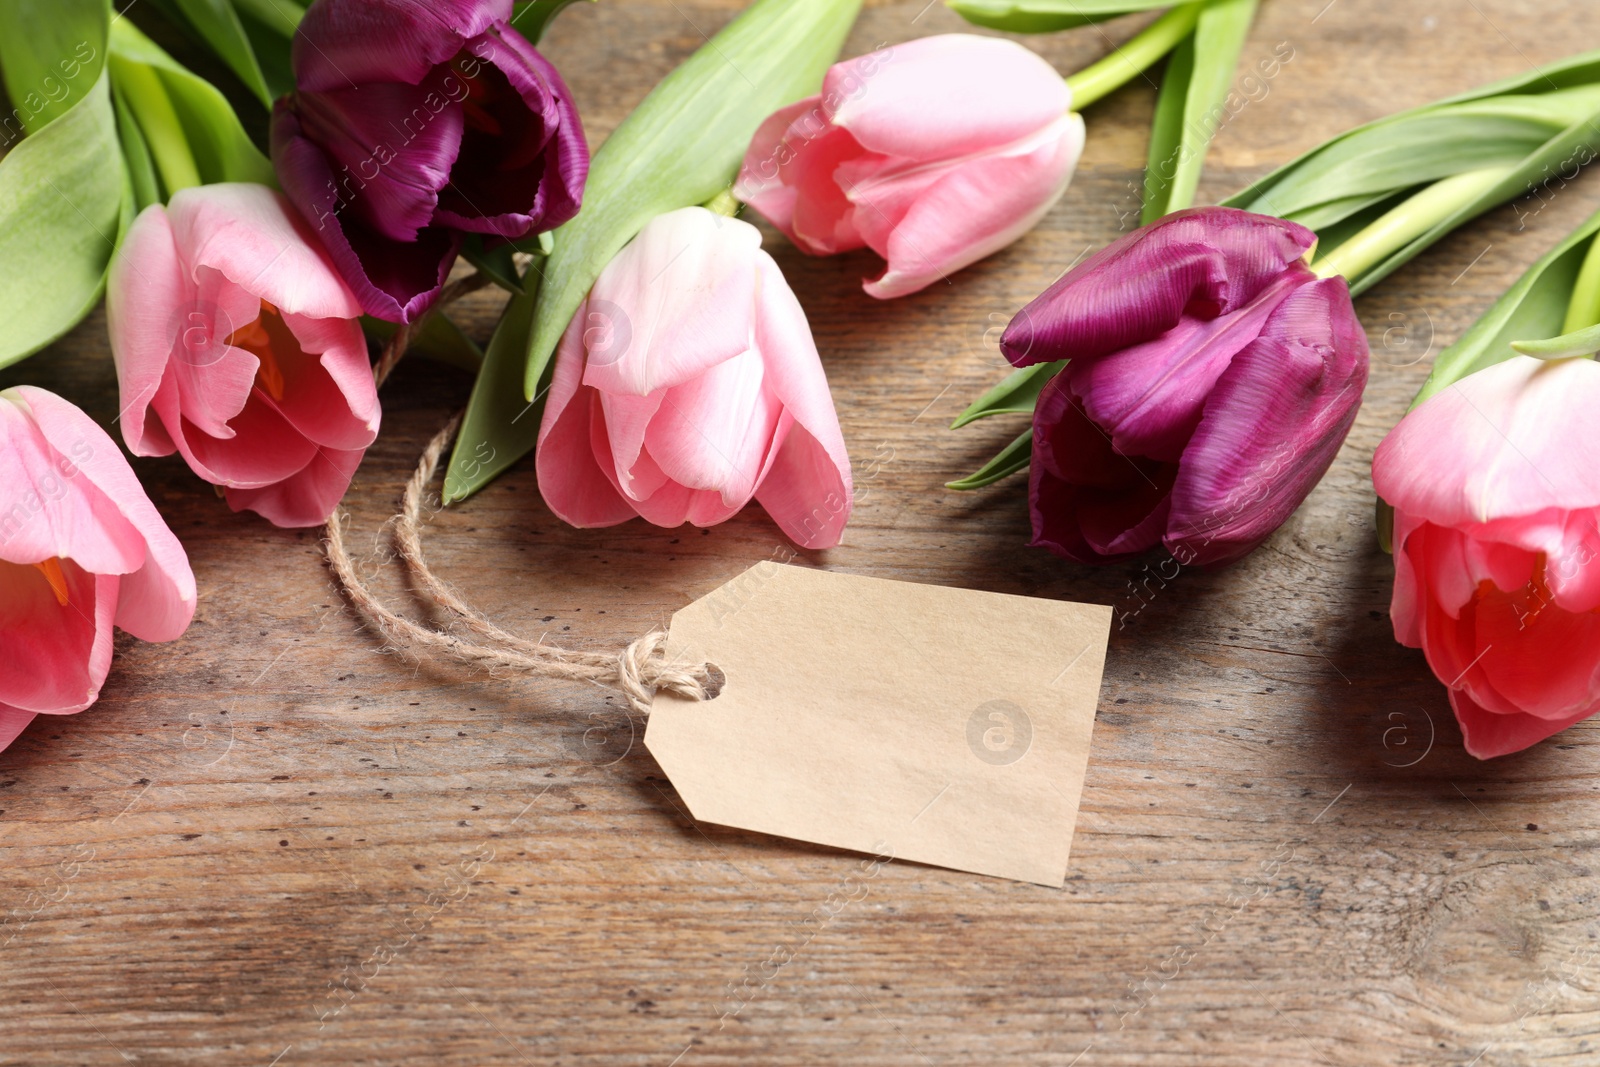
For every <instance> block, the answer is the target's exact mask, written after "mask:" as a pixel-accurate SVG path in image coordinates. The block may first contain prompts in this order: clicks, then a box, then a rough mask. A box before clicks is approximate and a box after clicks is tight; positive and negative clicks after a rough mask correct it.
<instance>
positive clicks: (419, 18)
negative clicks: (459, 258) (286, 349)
mask: <svg viewBox="0 0 1600 1067" xmlns="http://www.w3.org/2000/svg"><path fill="white" fill-rule="evenodd" d="M511 14H512V12H511V0H440V2H437V3H423V2H421V0H317V3H314V4H312V5H311V7H310V9H309V10H307V12H306V15H305V18H304V19H303V20H302V21H301V23H300V28H299V30H298V31H297V32H296V34H295V39H294V49H293V63H294V73H295V86H296V89H295V91H294V92H293V93H291V94H289V95H288V96H286V97H284V98H283V99H281V100H279V101H278V104H277V107H276V108H275V109H274V111H273V120H272V159H273V164H274V166H275V167H276V168H277V172H278V181H279V182H280V184H282V186H283V188H284V191H285V192H287V193H288V194H289V198H290V199H291V200H293V201H294V203H295V205H296V206H297V207H298V208H299V209H300V211H301V212H302V213H303V214H304V215H305V217H306V218H308V219H310V220H311V222H312V224H313V226H314V227H315V228H316V229H317V231H318V233H319V235H320V236H321V238H322V240H323V242H324V243H325V244H326V245H327V246H328V251H329V253H330V254H331V255H332V256H333V260H334V262H335V263H337V264H338V265H339V270H340V272H341V273H342V274H343V275H344V277H345V280H346V281H348V282H349V283H350V287H351V289H353V290H354V291H355V293H356V296H357V297H358V298H359V299H360V301H361V306H362V307H363V308H365V309H366V311H367V313H368V314H370V315H374V316H376V317H378V318H381V319H388V320H390V321H392V322H414V321H416V320H417V319H418V318H419V317H420V316H421V315H422V314H423V313H424V312H426V311H427V309H428V308H429V306H431V305H432V304H433V302H434V300H435V299H436V298H437V297H438V295H439V290H440V289H441V288H442V287H443V285H444V281H445V276H446V275H447V274H448V273H449V270H450V265H451V263H452V262H453V261H454V259H455V256H456V253H457V251H458V250H459V249H460V246H461V241H462V237H463V235H465V234H484V235H488V236H490V237H493V238H506V239H511V240H515V239H517V238H520V237H525V236H527V235H529V234H533V233H538V232H540V231H543V230H550V229H554V228H555V227H557V226H559V225H561V224H562V223H563V222H566V221H567V220H568V219H570V218H572V216H574V215H576V214H577V213H578V205H579V201H580V199H581V197H582V192H583V184H584V179H585V177H586V176H587V174H588V172H589V149H588V146H587V144H586V143H585V141H584V137H583V127H582V125H581V124H580V123H579V121H578V112H577V109H576V108H575V107H574V105H573V103H572V94H571V93H570V92H569V91H568V90H567V86H566V83H565V82H563V81H562V80H561V75H559V74H558V73H556V70H555V68H554V67H552V66H551V65H550V64H549V62H547V61H546V60H545V58H544V57H543V56H541V55H540V54H539V52H538V51H537V50H536V49H535V48H534V47H533V45H531V44H529V43H528V41H527V40H526V39H525V38H524V37H523V36H522V35H521V34H519V33H518V32H517V31H516V30H514V29H513V28H512V27H511V25H510V22H509V21H508V20H509V19H510V18H511Z"/></svg>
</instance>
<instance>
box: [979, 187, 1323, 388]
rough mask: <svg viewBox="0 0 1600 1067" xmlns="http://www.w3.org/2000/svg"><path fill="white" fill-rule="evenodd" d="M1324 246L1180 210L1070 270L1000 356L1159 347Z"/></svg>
mask: <svg viewBox="0 0 1600 1067" xmlns="http://www.w3.org/2000/svg"><path fill="white" fill-rule="evenodd" d="M1315 240H1316V235H1315V234H1314V233H1312V232H1311V231H1310V230H1308V229H1306V228H1305V227H1304V226H1300V225H1297V224H1295V223H1292V222H1286V221H1284V220H1282V219H1277V218H1272V217H1270V216H1266V215H1256V214H1253V213H1251V212H1247V211H1239V210H1236V209H1233V208H1217V207H1206V208H1190V209H1188V210H1185V211H1176V212H1173V213H1172V214H1170V215H1168V216H1166V217H1165V218H1162V219H1160V220H1158V221H1156V222H1153V223H1151V224H1150V225H1148V226H1142V227H1140V228H1139V229H1137V230H1135V231H1134V232H1133V233H1131V234H1128V235H1127V236H1126V237H1122V238H1120V239H1119V240H1116V241H1113V242H1112V243H1111V244H1109V245H1107V246H1106V247H1105V248H1103V249H1101V250H1100V251H1099V252H1096V253H1095V254H1094V255H1092V256H1090V257H1089V258H1088V259H1087V260H1085V261H1084V262H1083V263H1081V264H1079V265H1078V266H1077V267H1075V268H1073V269H1072V270H1070V271H1068V272H1067V273H1066V274H1065V275H1064V276H1063V277H1062V278H1060V279H1059V280H1058V281H1056V282H1055V284H1053V285H1051V286H1050V288H1048V289H1046V290H1045V291H1044V293H1043V294H1042V295H1040V296H1039V297H1038V298H1036V299H1035V300H1034V301H1033V302H1032V303H1030V304H1029V305H1028V306H1027V307H1025V308H1023V309H1022V311H1020V312H1018V313H1017V316H1016V317H1015V318H1013V319H1012V320H1011V324H1010V325H1009V326H1008V327H1007V328H1006V332H1005V334H1004V336H1003V337H1002V338H1001V343H1000V344H1001V350H1002V351H1003V352H1004V353H1005V355H1006V358H1007V359H1009V360H1010V361H1011V362H1012V363H1013V364H1014V365H1016V366H1019V367H1024V366H1029V365H1031V364H1034V363H1048V362H1052V361H1054V360H1058V359H1068V358H1070V359H1073V360H1075V361H1082V360H1087V359H1092V358H1096V357H1099V356H1104V355H1106V354H1108V353H1111V352H1115V351H1118V350H1119V349H1122V348H1126V347H1127V346H1129V345H1132V344H1138V343H1140V342H1142V341H1148V340H1151V339H1152V338H1154V337H1157V336H1159V335H1160V334H1162V333H1164V332H1165V331H1167V330H1170V329H1171V328H1172V327H1174V326H1176V325H1177V324H1178V321H1179V320H1180V319H1181V318H1182V317H1183V316H1184V315H1185V314H1189V315H1192V316H1194V317H1197V318H1214V317H1216V316H1218V315H1221V314H1225V313H1227V312H1229V311H1233V310H1236V309H1238V308H1240V307H1243V306H1244V305H1246V304H1248V303H1250V301H1252V300H1253V299H1255V297H1256V295H1257V294H1258V293H1260V292H1261V290H1262V289H1264V288H1265V287H1266V286H1268V285H1270V284H1271V283H1272V281H1273V280H1274V279H1276V278H1278V277H1279V276H1281V275H1282V274H1283V272H1284V270H1285V269H1287V268H1288V266H1289V264H1291V263H1293V262H1295V261H1296V260H1298V259H1300V258H1301V257H1302V256H1303V255H1304V254H1305V252H1306V250H1307V249H1309V248H1310V247H1311V246H1312V244H1313V243H1314V242H1315Z"/></svg>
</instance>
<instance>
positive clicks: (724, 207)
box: [700, 185, 744, 219]
mask: <svg viewBox="0 0 1600 1067" xmlns="http://www.w3.org/2000/svg"><path fill="white" fill-rule="evenodd" d="M700 206H701V207H703V208H705V209H706V210H707V211H709V212H711V213H712V214H714V215H723V216H726V217H727V218H730V219H731V218H737V217H738V215H739V212H740V211H742V210H744V204H743V203H742V202H740V201H739V200H738V198H736V197H735V196H734V195H733V186H731V185H730V186H728V187H727V188H726V189H724V190H722V192H720V193H718V194H717V195H716V196H713V197H712V198H711V199H710V200H707V201H706V202H705V203H704V204H701V205H700Z"/></svg>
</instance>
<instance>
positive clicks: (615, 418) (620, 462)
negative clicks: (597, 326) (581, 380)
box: [586, 357, 676, 525]
mask: <svg viewBox="0 0 1600 1067" xmlns="http://www.w3.org/2000/svg"><path fill="white" fill-rule="evenodd" d="M591 358H592V357H591ZM586 388H587V387H586ZM595 395H596V398H597V403H598V406H599V412H600V418H599V420H598V421H599V424H600V425H602V426H604V427H605V444H604V447H602V445H601V444H600V443H599V442H598V439H594V440H595V444H594V449H595V453H594V455H595V460H596V461H597V462H599V463H600V464H601V465H603V466H606V467H608V469H610V470H611V471H612V472H614V473H615V475H616V480H617V488H618V489H619V490H621V492H622V495H623V496H625V497H627V498H628V499H629V500H631V501H634V502H635V503H637V502H638V501H640V500H644V499H645V498H647V497H649V496H650V495H651V494H653V493H654V492H655V491H656V490H658V489H660V488H661V486H662V484H663V483H665V482H666V480H667V476H666V474H665V473H664V472H663V471H662V470H661V468H660V467H659V466H657V465H656V463H655V461H654V460H653V459H651V458H650V457H649V455H648V454H647V453H646V452H645V451H644V443H645V437H646V435H647V434H648V433H649V432H650V422H651V420H653V419H654V418H655V417H656V412H658V411H660V410H661V402H662V400H663V399H664V398H665V396H666V391H665V390H660V391H657V392H655V393H652V394H650V395H649V396H630V395H627V394H613V393H602V392H596V394H595ZM591 436H592V432H591ZM606 449H609V452H607V451H606ZM608 459H609V460H610V462H609V463H607V460H608ZM674 525H676V524H674Z"/></svg>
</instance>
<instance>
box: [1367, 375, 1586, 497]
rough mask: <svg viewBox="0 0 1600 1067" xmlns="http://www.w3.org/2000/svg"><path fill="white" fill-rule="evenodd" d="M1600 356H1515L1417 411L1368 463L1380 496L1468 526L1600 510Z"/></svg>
mask: <svg viewBox="0 0 1600 1067" xmlns="http://www.w3.org/2000/svg"><path fill="white" fill-rule="evenodd" d="M1597 409H1600V364H1596V363H1595V362H1594V361H1593V360H1588V359H1564V360H1557V361H1550V362H1547V361H1544V360H1538V359H1533V358H1531V357H1528V356H1514V357H1512V358H1511V359H1508V360H1505V361H1504V362H1502V363H1497V364H1495V365H1494V366H1491V367H1488V368H1486V369H1484V370H1481V371H1477V372H1476V373H1474V374H1469V375H1467V376H1466V377H1465V378H1463V379H1461V380H1460V381H1458V382H1456V383H1455V384H1454V385H1452V386H1450V387H1449V388H1447V389H1444V390H1441V391H1440V392H1438V393H1436V394H1434V396H1432V397H1430V398H1429V399H1428V400H1427V401H1425V402H1424V403H1423V404H1421V405H1420V406H1418V407H1417V408H1415V409H1414V410H1413V411H1411V412H1410V413H1409V414H1408V415H1406V417H1405V418H1403V419H1401V420H1400V424H1399V425H1398V426H1396V427H1395V428H1394V430H1392V431H1391V432H1390V433H1389V436H1387V437H1386V438H1384V439H1383V442H1382V443H1381V444H1379V446H1378V450H1377V453H1376V455H1375V456H1374V457H1373V461H1372V477H1373V484H1374V486H1375V487H1376V488H1377V490H1378V495H1379V496H1381V497H1382V498H1383V499H1384V500H1387V501H1388V502H1389V503H1391V504H1393V505H1394V506H1395V508H1396V510H1399V511H1404V512H1406V513H1407V514H1410V515H1413V516H1415V517H1416V518H1418V519H1421V520H1426V521H1428V522H1433V523H1437V524H1439V525H1441V526H1452V527H1454V526H1465V525H1468V524H1472V523H1481V522H1486V521H1489V520H1491V519H1494V518H1500V517H1505V516H1524V515H1536V514H1539V513H1540V512H1543V511H1546V510H1548V509H1552V508H1557V509H1561V510H1565V511H1580V510H1586V509H1592V508H1600V479H1597V478H1596V477H1595V471H1596V470H1600V436H1597V435H1596V434H1595V433H1594V432H1593V425H1592V422H1593V419H1592V415H1591V413H1592V412H1593V411H1595V410H1597Z"/></svg>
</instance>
